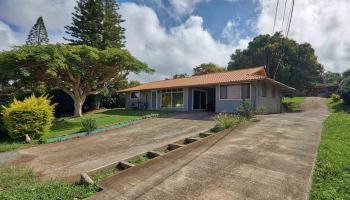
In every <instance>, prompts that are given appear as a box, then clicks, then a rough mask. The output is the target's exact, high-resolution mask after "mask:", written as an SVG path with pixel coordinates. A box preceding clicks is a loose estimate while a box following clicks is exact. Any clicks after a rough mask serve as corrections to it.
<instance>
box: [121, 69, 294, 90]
mask: <svg viewBox="0 0 350 200" xmlns="http://www.w3.org/2000/svg"><path fill="white" fill-rule="evenodd" d="M266 78H267V74H266V71H265V68H264V67H255V68H247V69H240V70H234V71H226V72H219V73H212V74H204V75H198V76H191V77H185V78H178V79H170V80H162V81H154V82H150V83H145V84H142V85H139V86H136V87H132V88H128V89H124V90H120V91H119V92H128V91H139V90H152V89H163V88H174V87H189V86H202V85H216V84H223V83H235V82H245V81H253V80H262V79H266ZM281 84H282V83H281ZM282 85H283V84H282ZM287 87H288V86H287Z"/></svg>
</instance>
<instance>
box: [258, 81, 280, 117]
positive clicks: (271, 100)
mask: <svg viewBox="0 0 350 200" xmlns="http://www.w3.org/2000/svg"><path fill="white" fill-rule="evenodd" d="M265 85H266V97H263V96H262V87H263V82H262V81H259V82H258V84H257V91H256V92H257V94H256V97H257V98H256V107H264V108H266V110H267V112H268V113H280V112H281V103H282V102H281V92H280V90H279V88H278V87H277V86H273V85H272V84H271V83H269V82H265ZM273 87H275V90H276V95H275V97H273V96H272V93H273Z"/></svg>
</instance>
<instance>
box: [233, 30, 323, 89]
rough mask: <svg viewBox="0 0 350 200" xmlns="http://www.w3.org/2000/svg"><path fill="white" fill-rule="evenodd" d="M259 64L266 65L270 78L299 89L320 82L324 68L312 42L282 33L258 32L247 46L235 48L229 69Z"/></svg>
mask: <svg viewBox="0 0 350 200" xmlns="http://www.w3.org/2000/svg"><path fill="white" fill-rule="evenodd" d="M257 66H266V67H267V73H268V76H269V77H271V78H273V79H276V80H277V81H280V82H282V83H285V84H287V85H290V86H292V87H295V88H297V89H300V90H302V89H307V88H309V87H311V86H312V85H313V84H314V83H317V82H321V81H322V73H323V71H324V68H323V66H322V65H321V64H320V63H319V62H318V60H317V56H316V55H315V50H314V49H313V48H312V47H311V45H310V44H308V43H304V44H298V43H297V42H296V41H294V40H292V39H289V38H286V37H284V36H283V35H282V34H281V33H276V34H274V35H273V36H271V35H259V36H257V37H256V38H254V39H253V40H252V41H251V42H250V43H249V45H248V48H247V49H244V50H236V52H235V53H233V54H232V55H231V60H230V62H229V64H228V70H235V69H241V68H249V67H257Z"/></svg>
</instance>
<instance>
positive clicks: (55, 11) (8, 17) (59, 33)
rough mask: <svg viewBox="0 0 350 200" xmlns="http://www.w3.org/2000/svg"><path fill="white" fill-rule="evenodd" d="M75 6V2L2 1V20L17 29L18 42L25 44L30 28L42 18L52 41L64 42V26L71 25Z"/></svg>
mask: <svg viewBox="0 0 350 200" xmlns="http://www.w3.org/2000/svg"><path fill="white" fill-rule="evenodd" d="M75 4H76V2H75V1H74V0H16V1H14V0H1V1H0V20H2V21H3V22H5V23H7V24H11V26H14V27H16V31H17V35H16V37H17V40H18V41H19V42H20V43H23V42H24V40H25V37H26V35H27V34H28V33H29V30H30V28H31V27H32V26H33V25H34V23H35V22H36V20H37V19H38V17H39V16H42V17H43V18H44V22H45V25H46V29H47V30H48V33H49V39H50V41H51V42H53V43H55V42H63V38H62V37H63V35H64V34H65V33H64V26H65V25H68V24H70V23H71V17H72V15H71V13H72V12H73V10H74V6H75ZM18 33H19V34H18ZM6 42H8V41H5V43H6Z"/></svg>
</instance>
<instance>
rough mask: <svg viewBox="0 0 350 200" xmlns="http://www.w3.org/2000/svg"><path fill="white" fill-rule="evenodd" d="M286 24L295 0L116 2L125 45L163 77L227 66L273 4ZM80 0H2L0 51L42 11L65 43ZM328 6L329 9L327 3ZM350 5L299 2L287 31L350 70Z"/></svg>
mask: <svg viewBox="0 0 350 200" xmlns="http://www.w3.org/2000/svg"><path fill="white" fill-rule="evenodd" d="M277 1H279V2H280V5H279V7H278V13H277V23H276V24H277V25H276V30H277V31H278V30H281V29H282V28H283V27H281V20H282V16H283V14H282V13H283V5H284V4H283V3H284V2H287V10H289V5H290V3H291V1H292V0H119V1H118V2H119V3H120V10H119V12H120V13H121V14H122V16H123V18H124V19H125V20H126V21H125V23H124V24H123V26H124V27H125V28H126V40H127V43H126V48H127V49H128V50H129V51H130V52H131V53H132V54H133V55H135V56H136V57H137V58H139V59H140V60H142V61H144V62H146V63H148V64H149V65H150V66H151V67H153V68H154V69H156V73H154V74H153V75H144V74H143V75H139V76H136V75H133V76H131V79H138V80H141V81H151V80H159V79H163V78H166V77H169V76H172V75H174V74H176V73H188V74H191V72H192V69H193V67H195V66H197V65H199V64H201V63H205V62H213V63H216V64H218V65H221V66H223V67H226V66H227V63H228V61H229V58H230V55H231V54H232V53H233V52H234V51H235V50H236V49H243V48H246V47H247V45H248V42H249V41H251V40H252V39H253V38H254V37H255V36H257V35H259V34H271V32H272V26H273V20H274V14H275V8H276V3H277ZM75 4H76V3H75V0H0V50H6V49H10V48H11V46H13V45H20V44H23V42H24V41H25V39H26V36H27V34H28V32H29V30H30V28H31V27H32V25H33V24H34V23H35V21H36V19H37V18H38V17H39V16H40V15H41V16H43V18H44V21H45V24H46V27H47V29H48V32H49V37H50V41H51V42H52V43H56V42H64V40H63V39H62V37H63V36H65V32H64V31H65V30H64V26H65V25H67V24H69V23H70V22H71V17H72V16H71V13H72V12H73V8H74V6H75ZM325 8H326V9H325ZM349 10H350V3H349V1H348V0H329V1H319V0H302V1H300V0H296V4H295V9H294V14H293V21H292V26H291V30H290V34H289V37H290V38H292V39H294V40H296V41H297V42H299V43H303V42H308V43H310V44H311V45H312V46H313V47H314V48H315V50H316V54H317V56H318V59H319V61H320V62H321V63H322V64H323V65H324V66H325V68H326V69H327V70H331V71H336V72H342V71H344V70H346V69H348V68H350V64H349V63H350V37H349V35H350V26H349V24H350V12H348V11H349Z"/></svg>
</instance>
